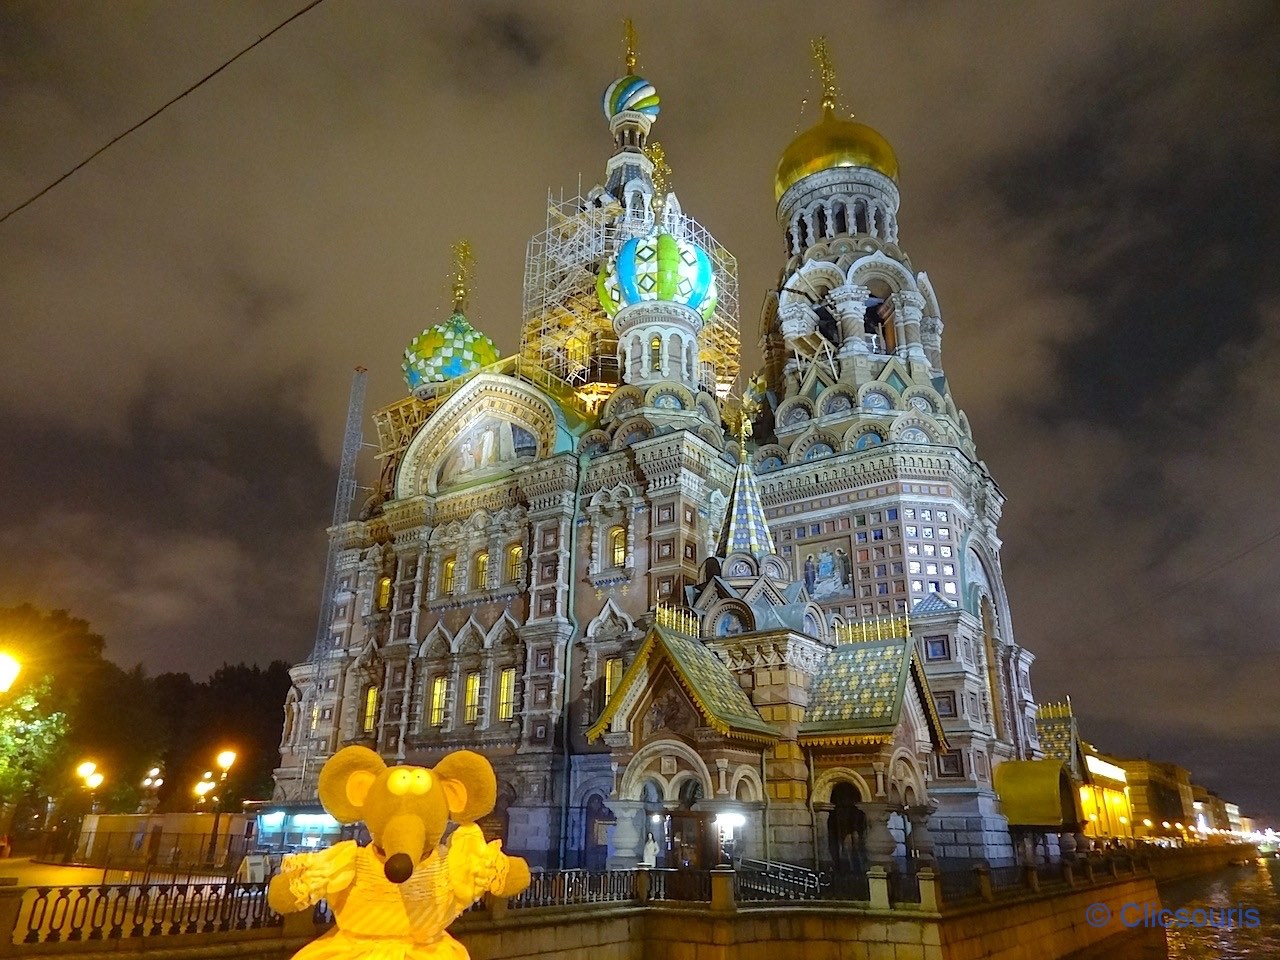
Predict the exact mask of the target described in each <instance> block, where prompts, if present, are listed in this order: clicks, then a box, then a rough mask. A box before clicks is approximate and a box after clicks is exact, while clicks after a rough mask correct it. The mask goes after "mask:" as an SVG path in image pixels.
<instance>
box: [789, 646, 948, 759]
mask: <svg viewBox="0 0 1280 960" xmlns="http://www.w3.org/2000/svg"><path fill="white" fill-rule="evenodd" d="M908 682H910V683H912V684H914V685H915V690H916V695H917V697H918V699H919V700H920V706H921V708H922V709H923V710H924V713H925V717H926V721H927V723H928V726H929V732H930V734H931V735H932V738H933V741H934V745H935V747H937V748H938V749H946V746H947V739H946V735H945V734H944V733H943V731H942V721H941V720H940V719H939V717H938V713H937V710H936V708H935V707H934V703H933V696H932V694H931V693H930V692H929V684H928V681H926V680H925V675H924V668H923V667H922V666H921V664H920V658H919V657H918V656H917V655H916V652H915V644H914V643H913V642H912V641H911V640H910V639H907V638H896V637H895V638H891V639H887V640H864V641H855V642H853V643H844V644H841V645H839V646H837V647H836V648H835V649H833V650H832V651H831V652H830V653H828V654H827V658H826V660H824V661H823V664H822V668H821V669H820V670H819V672H818V675H817V678H816V679H815V681H814V683H813V685H812V686H811V687H810V694H809V707H808V709H807V710H806V711H805V715H804V721H803V722H802V723H801V724H800V739H801V740H802V741H808V742H810V743H815V742H816V743H827V744H835V743H857V742H873V743H874V742H885V741H887V740H889V739H891V738H892V735H893V731H894V729H895V728H896V727H897V726H898V721H899V720H900V719H901V718H902V709H903V704H904V703H905V701H906V698H907V684H908Z"/></svg>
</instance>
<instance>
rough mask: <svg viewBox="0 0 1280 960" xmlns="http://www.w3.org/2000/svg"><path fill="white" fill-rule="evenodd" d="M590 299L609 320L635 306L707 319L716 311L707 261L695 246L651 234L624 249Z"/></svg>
mask: <svg viewBox="0 0 1280 960" xmlns="http://www.w3.org/2000/svg"><path fill="white" fill-rule="evenodd" d="M596 295H597V296H598V297H599V299H600V305H601V306H602V307H604V310H605V313H607V314H608V315H609V316H611V317H612V316H613V315H614V314H615V313H617V312H618V311H619V310H621V309H622V308H623V307H626V306H630V305H632V304H635V303H649V302H653V301H657V300H663V301H667V302H670V303H679V304H683V305H684V306H686V307H689V308H690V309H692V310H696V311H697V312H698V313H700V314H701V315H702V317H703V319H709V318H710V317H711V314H712V313H714V312H715V309H716V274H715V270H714V269H713V267H712V266H711V257H709V256H708V255H707V251H705V250H703V249H702V248H701V247H699V246H698V245H697V244H695V243H690V242H689V241H688V240H682V239H680V238H678V237H673V236H671V234H669V233H655V234H650V235H649V236H647V237H633V238H632V239H630V240H628V241H627V242H626V243H624V244H623V245H622V246H621V247H620V248H619V249H618V252H617V253H615V254H614V255H613V256H612V257H610V258H609V262H608V263H607V264H606V265H605V268H604V269H603V270H601V271H600V274H599V276H598V277H597V278H596Z"/></svg>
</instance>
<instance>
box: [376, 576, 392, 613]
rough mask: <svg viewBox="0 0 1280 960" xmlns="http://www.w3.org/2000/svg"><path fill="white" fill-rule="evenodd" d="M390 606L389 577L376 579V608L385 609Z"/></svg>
mask: <svg viewBox="0 0 1280 960" xmlns="http://www.w3.org/2000/svg"><path fill="white" fill-rule="evenodd" d="M389 606H391V578H390V577H383V578H382V579H381V580H379V581H378V609H379V610H385V609H387V607H389Z"/></svg>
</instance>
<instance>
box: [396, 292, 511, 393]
mask: <svg viewBox="0 0 1280 960" xmlns="http://www.w3.org/2000/svg"><path fill="white" fill-rule="evenodd" d="M498 360H499V356H498V348H497V347H496V346H494V343H493V341H492V340H490V339H489V338H488V337H487V336H485V335H484V334H483V333H481V332H480V331H479V330H477V329H476V328H475V327H473V326H472V325H471V322H470V321H469V320H467V318H466V317H465V316H463V315H462V313H461V312H460V311H454V314H453V316H451V317H450V318H449V319H448V320H446V321H445V322H444V323H437V324H436V325H435V326H434V327H428V328H427V329H426V330H423V331H422V332H421V333H420V334H418V335H417V336H416V337H414V338H413V341H412V342H411V343H410V344H409V346H408V347H406V348H405V351H404V363H402V364H401V365H400V368H401V369H402V370H403V371H404V381H405V383H407V384H408V385H409V389H410V390H412V391H413V392H414V393H419V392H430V391H431V390H432V389H433V388H434V387H435V385H437V384H441V383H445V382H447V381H449V380H452V379H454V378H455V377H460V376H462V375H463V374H467V373H471V372H472V371H473V370H477V369H479V368H480V367H487V366H488V365H489V364H491V363H497V362H498Z"/></svg>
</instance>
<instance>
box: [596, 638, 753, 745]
mask: <svg viewBox="0 0 1280 960" xmlns="http://www.w3.org/2000/svg"><path fill="white" fill-rule="evenodd" d="M664 661H665V662H666V663H668V664H669V665H670V667H671V672H672V673H673V674H675V677H676V679H677V680H678V681H679V682H680V686H681V687H683V688H684V691H685V692H686V693H687V694H688V695H689V699H691V700H692V701H693V703H694V706H696V707H697V708H698V711H699V712H700V713H701V714H702V715H703V717H704V718H705V719H706V721H707V725H708V726H709V727H711V728H712V729H714V730H715V731H716V732H717V733H719V734H721V735H722V736H726V737H740V738H742V739H746V740H755V741H762V740H763V741H768V742H771V741H774V740H777V739H778V730H777V728H775V727H774V726H773V725H772V724H771V723H769V722H768V721H766V720H765V719H764V718H763V717H761V716H760V714H759V713H758V712H757V711H756V708H755V707H754V706H753V705H752V703H751V700H750V698H749V697H748V696H747V695H746V693H745V692H744V691H743V689H742V687H740V686H739V685H738V681H737V680H736V679H734V676H733V674H732V673H731V672H730V671H729V668H728V667H727V666H725V665H724V663H723V662H722V661H721V660H720V658H719V657H717V656H716V655H715V653H714V652H712V650H711V649H710V648H709V647H707V646H706V645H705V644H703V643H702V641H701V640H699V639H697V638H696V637H690V636H686V635H685V634H682V633H677V632H676V631H674V630H669V629H667V628H666V627H651V628H650V629H649V634H648V636H646V637H645V640H644V643H643V644H641V645H640V649H639V650H638V651H637V652H636V657H635V659H634V660H633V661H632V662H631V666H630V667H628V668H627V672H626V673H625V674H623V677H622V680H621V681H620V682H619V683H618V689H617V690H615V691H614V692H613V696H611V697H610V698H609V702H608V703H607V704H605V708H604V710H603V711H602V712H601V714H600V717H599V719H597V720H596V722H595V723H593V724H592V725H591V727H590V728H589V729H588V730H587V739H588V740H596V739H597V738H599V737H600V736H601V735H602V734H604V732H605V731H606V730H608V729H609V725H610V723H612V721H613V718H614V715H615V714H616V713H617V712H618V709H619V708H620V707H621V706H622V704H623V703H625V702H626V701H627V700H628V699H630V698H629V696H628V694H629V693H630V692H631V691H632V689H633V687H635V685H636V684H638V683H645V682H648V679H649V678H650V677H651V676H652V672H653V671H652V669H649V670H646V666H648V667H650V668H652V667H656V666H657V665H658V664H659V663H661V662H664Z"/></svg>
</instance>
